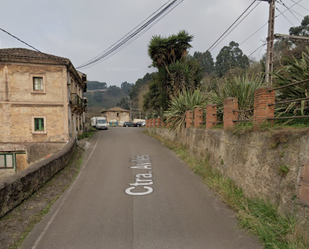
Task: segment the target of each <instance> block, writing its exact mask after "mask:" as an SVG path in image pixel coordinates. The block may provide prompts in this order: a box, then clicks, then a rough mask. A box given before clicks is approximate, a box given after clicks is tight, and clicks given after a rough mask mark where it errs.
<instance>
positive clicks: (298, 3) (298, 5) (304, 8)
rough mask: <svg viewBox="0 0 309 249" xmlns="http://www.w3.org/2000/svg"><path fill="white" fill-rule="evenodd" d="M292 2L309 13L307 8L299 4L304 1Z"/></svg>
mask: <svg viewBox="0 0 309 249" xmlns="http://www.w3.org/2000/svg"><path fill="white" fill-rule="evenodd" d="M291 1H292V2H293V3H295V4H297V5H298V6H300V7H302V8H303V9H305V10H307V11H309V9H307V8H305V7H304V6H302V5H300V4H299V2H301V1H302V0H301V1H299V2H297V3H296V2H295V1H294V0H291Z"/></svg>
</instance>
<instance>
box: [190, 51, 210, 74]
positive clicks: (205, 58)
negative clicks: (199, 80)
mask: <svg viewBox="0 0 309 249" xmlns="http://www.w3.org/2000/svg"><path fill="white" fill-rule="evenodd" d="M193 58H194V59H196V60H198V63H199V65H200V67H201V68H202V71H203V73H204V74H211V73H213V71H214V64H215V63H214V60H213V58H212V56H211V53H210V52H209V51H206V52H205V53H201V52H198V51H196V52H194V54H193Z"/></svg>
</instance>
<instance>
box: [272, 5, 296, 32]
mask: <svg viewBox="0 0 309 249" xmlns="http://www.w3.org/2000/svg"><path fill="white" fill-rule="evenodd" d="M276 10H278V11H279V12H280V13H281V15H282V16H283V17H284V18H285V19H286V20H287V21H288V22H289V23H290V24H291V25H292V26H293V27H295V25H294V24H293V23H292V22H291V21H290V20H289V19H288V18H287V17H286V16H285V15H284V14H283V13H282V12H281V10H279V9H278V8H277V7H276Z"/></svg>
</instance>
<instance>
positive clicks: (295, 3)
mask: <svg viewBox="0 0 309 249" xmlns="http://www.w3.org/2000/svg"><path fill="white" fill-rule="evenodd" d="M301 1H302V0H299V1H298V2H294V1H293V2H294V4H293V5H292V6H291V7H290V9H291V8H292V7H294V6H295V5H297V4H299V3H300V2H301ZM286 11H287V9H286V10H284V11H282V13H284V12H286ZM282 13H280V14H279V15H276V16H275V19H276V18H277V17H279V16H280V15H282ZM267 25H268V22H266V23H265V24H264V25H263V26H261V27H260V28H259V29H258V30H257V31H255V32H254V33H252V34H251V35H250V36H249V37H248V38H246V39H245V40H244V41H243V42H241V43H240V45H242V44H243V43H245V42H246V41H248V40H249V39H250V38H251V37H253V36H254V35H255V34H256V33H257V32H259V31H260V30H261V29H263V28H264V27H265V26H267Z"/></svg>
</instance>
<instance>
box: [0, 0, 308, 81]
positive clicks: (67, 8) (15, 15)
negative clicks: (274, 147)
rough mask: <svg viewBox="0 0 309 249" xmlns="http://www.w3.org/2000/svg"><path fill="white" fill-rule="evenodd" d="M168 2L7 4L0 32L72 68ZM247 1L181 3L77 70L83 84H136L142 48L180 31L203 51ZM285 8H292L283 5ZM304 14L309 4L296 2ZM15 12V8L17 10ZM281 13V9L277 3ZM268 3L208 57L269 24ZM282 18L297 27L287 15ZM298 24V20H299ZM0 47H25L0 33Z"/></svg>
mask: <svg viewBox="0 0 309 249" xmlns="http://www.w3.org/2000/svg"><path fill="white" fill-rule="evenodd" d="M166 2H167V0H148V1H145V0H131V1H128V0H114V1H98V0H87V1H85V0H66V1H63V0H53V1H50V0H31V1H24V0H12V1H6V2H5V4H3V5H2V8H1V10H0V23H1V28H3V29H5V30H7V31H9V32H11V33H12V34H14V35H16V36H17V37H19V38H21V39H23V40H24V41H26V42H28V43H30V44H31V45H32V46H34V47H36V48H38V49H39V50H42V51H44V52H47V53H50V54H55V55H58V56H63V57H67V58H69V59H70V60H71V61H72V62H73V64H74V65H75V66H76V67H77V66H79V65H81V64H82V63H84V62H87V61H88V60H90V59H92V58H93V57H95V56H97V55H98V54H100V53H102V52H103V51H104V50H106V49H107V48H109V47H110V46H111V45H112V44H113V43H115V42H116V41H117V40H119V39H120V38H121V37H123V36H124V35H125V34H127V33H128V32H129V31H130V30H132V29H133V28H134V27H136V26H137V25H138V24H139V23H141V22H142V21H143V20H144V19H146V18H147V17H148V16H149V15H150V14H152V13H153V12H154V11H156V10H157V9H158V8H159V7H160V6H162V5H163V4H164V3H166ZM251 2H252V1H248V0H229V1H226V0H216V1H213V0H190V1H189V0H186V1H183V2H182V3H181V4H180V5H179V6H178V7H176V8H175V9H174V10H173V11H171V12H170V13H169V14H168V15H167V16H165V17H164V18H163V19H162V20H161V21H159V22H158V23H157V24H156V25H155V26H154V27H152V28H151V29H150V30H148V31H147V32H146V33H145V34H143V35H142V36H141V37H139V38H138V39H137V40H136V41H134V42H133V43H132V44H130V45H128V46H127V47H125V48H124V49H123V50H122V51H120V52H119V53H118V54H116V55H114V56H113V57H111V58H109V59H108V60H106V61H104V62H101V63H99V64H97V65H95V66H93V67H91V68H89V69H85V70H82V71H84V72H85V73H87V75H88V79H91V80H98V81H103V82H107V84H108V85H120V84H121V83H122V82H124V81H127V82H131V83H135V82H136V80H137V79H138V78H142V77H143V76H144V75H145V74H146V73H147V72H152V71H153V69H149V68H148V66H149V65H150V64H151V61H150V59H149V57H148V55H147V46H148V44H149V41H150V39H151V37H152V36H153V35H162V36H169V35H171V34H176V33H178V32H179V31H180V30H183V29H185V30H187V31H188V32H189V33H190V34H193V35H194V40H193V42H192V45H193V48H192V49H191V51H190V52H191V53H193V52H194V51H200V52H204V51H206V50H207V49H208V48H209V47H210V46H211V45H212V44H213V43H214V42H215V41H216V40H217V38H219V36H220V35H221V34H222V33H223V32H224V31H225V30H226V29H227V28H228V27H229V26H230V25H231V24H232V23H233V22H234V21H235V20H236V18H238V17H239V15H240V14H241V13H242V12H243V11H244V10H245V9H246V8H247V7H248V6H249V5H250V3H251ZM284 2H285V4H286V5H287V6H292V5H293V4H294V3H293V1H291V0H284ZM300 3H301V4H302V5H303V6H304V7H306V8H307V9H308V8H309V1H302V2H300ZM16 6H18V7H16ZM277 7H278V9H279V10H280V11H284V10H285V9H286V8H285V7H284V6H282V5H280V4H279V3H277ZM268 8H269V4H268V3H267V2H264V1H262V2H260V4H259V5H258V7H257V8H256V9H255V10H254V11H253V12H252V13H251V14H250V15H249V16H248V17H247V18H246V19H245V21H244V22H243V23H241V24H240V25H239V26H238V27H237V28H236V29H235V30H233V32H231V34H230V35H229V36H228V37H227V38H226V39H224V41H222V42H221V43H220V44H219V45H218V46H217V47H216V48H214V49H213V50H212V51H211V53H212V55H213V57H214V58H215V57H216V55H217V53H218V52H219V51H220V49H221V48H222V47H223V46H226V45H228V44H229V42H230V41H232V40H233V41H236V42H238V43H242V42H243V41H244V40H246V39H247V38H248V37H250V35H252V34H253V33H254V32H255V31H257V30H258V29H259V28H261V27H262V26H263V25H264V24H265V23H267V20H268ZM293 10H295V11H297V12H298V13H299V14H301V15H303V16H304V15H307V14H308V13H306V10H305V9H303V8H302V7H300V6H297V5H296V6H294V7H293ZM276 15H279V16H278V18H276V21H275V25H276V29H275V30H276V32H277V33H288V30H289V28H290V27H291V24H290V23H289V22H288V21H287V20H286V19H285V18H284V17H283V15H280V12H278V11H276ZM284 15H285V16H286V17H287V18H288V19H290V20H291V21H293V22H292V23H295V25H299V22H298V21H297V20H296V19H295V17H293V15H292V14H291V13H290V12H289V11H286V12H285V13H284ZM299 19H302V17H300V16H299ZM266 36H267V25H266V26H265V27H264V28H262V29H261V30H260V31H259V32H257V33H256V34H255V35H254V36H252V37H251V38H250V39H249V40H248V41H246V42H245V43H243V44H241V45H240V48H241V49H242V50H243V51H244V53H246V54H247V55H248V54H250V53H251V52H253V51H254V50H255V49H256V48H258V47H259V46H260V45H261V44H262V42H263V40H264V41H265V40H266ZM0 41H1V46H2V47H5V48H7V47H26V46H25V45H24V44H22V43H20V42H18V41H16V40H15V39H13V38H11V37H9V36H8V35H7V34H5V33H0ZM263 52H264V51H263V50H262V51H257V52H256V53H255V54H254V55H253V56H254V57H256V58H257V59H259V58H260V57H261V56H262V55H263Z"/></svg>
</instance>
